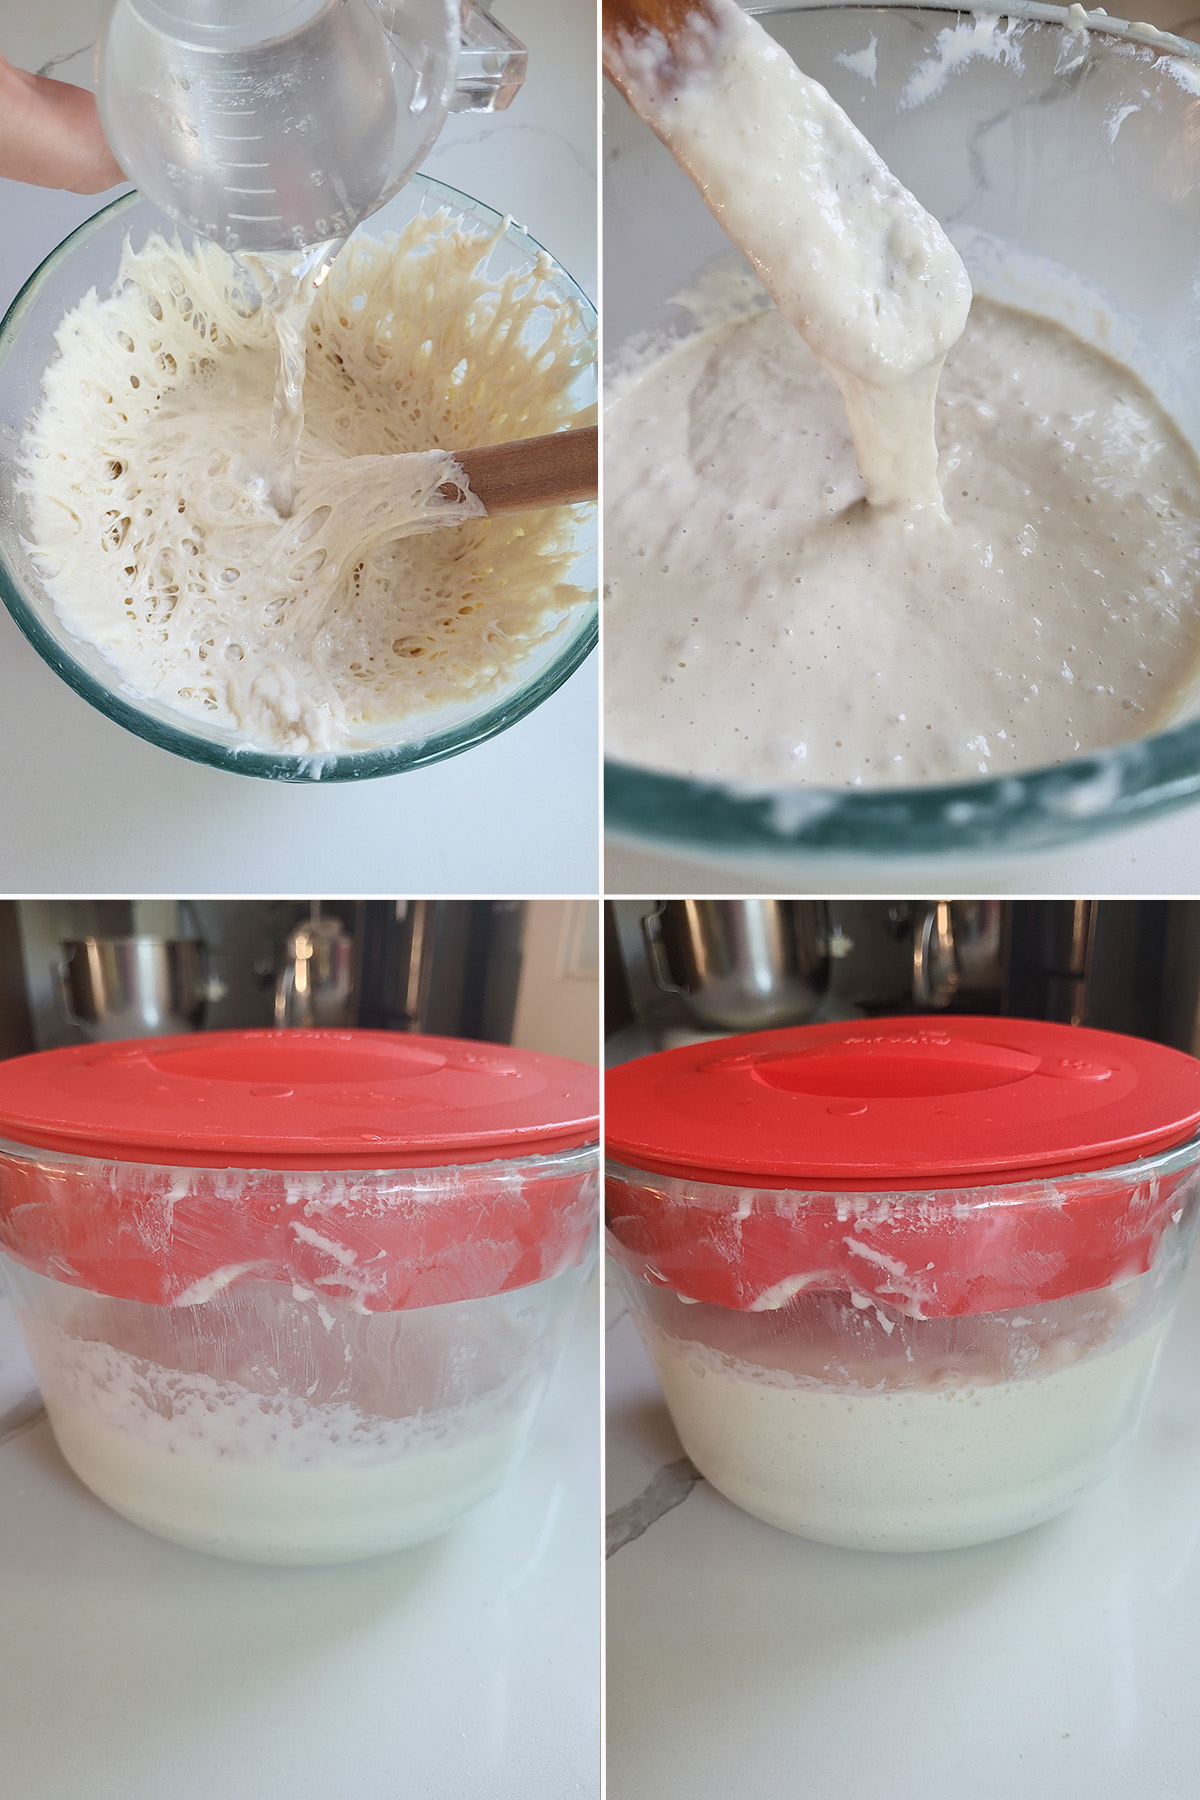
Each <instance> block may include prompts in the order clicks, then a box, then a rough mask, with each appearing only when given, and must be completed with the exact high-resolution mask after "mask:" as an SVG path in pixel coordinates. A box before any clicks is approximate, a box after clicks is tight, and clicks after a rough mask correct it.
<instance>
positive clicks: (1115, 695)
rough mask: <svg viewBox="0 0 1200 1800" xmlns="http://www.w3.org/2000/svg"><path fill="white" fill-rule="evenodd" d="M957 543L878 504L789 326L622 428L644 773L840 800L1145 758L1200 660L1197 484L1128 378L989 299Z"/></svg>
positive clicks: (949, 436) (619, 752) (664, 364)
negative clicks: (1147, 744) (1140, 754)
mask: <svg viewBox="0 0 1200 1800" xmlns="http://www.w3.org/2000/svg"><path fill="white" fill-rule="evenodd" d="M937 435H938V441H939V444H940V447H941V461H940V474H941V484H942V492H943V497H944V502H945V508H946V513H947V515H948V518H947V519H945V520H943V519H939V518H938V517H937V516H936V514H935V513H934V512H933V511H932V509H925V510H916V511H906V510H904V509H899V508H881V507H869V506H868V505H867V504H866V502H865V500H864V499H863V483H862V478H861V476H860V475H859V472H858V468H857V466H856V463H855V457H854V447H853V443H852V441H851V436H850V430H849V426H848V424H847V420H846V413H845V409H844V407H843V405H842V400H841V396H840V395H839V393H838V391H837V389H836V387H835V386H834V383H833V382H832V380H831V379H830V378H829V376H828V375H827V374H826V373H825V372H824V371H823V370H822V369H821V368H820V366H819V365H818V364H817V362H816V360H815V358H814V357H813V355H812V353H811V352H810V351H809V350H808V348H807V347H806V345H805V344H804V343H803V341H802V340H801V339H800V337H799V336H798V335H797V333H796V332H795V331H794V330H793V329H792V328H791V326H790V325H789V324H788V323H787V322H786V321H785V320H784V319H783V318H782V317H781V316H780V314H779V313H777V312H775V311H773V310H767V311H758V312H755V313H752V314H751V315H750V316H748V317H747V316H744V315H743V316H742V317H740V318H734V319H732V320H728V321H727V322H726V323H724V324H721V325H717V326H715V327H713V328H710V329H709V330H707V331H702V332H698V333H696V334H695V335H694V336H692V337H690V338H687V339H685V340H684V341H683V342H682V343H681V344H679V345H678V346H677V347H676V348H675V349H673V350H672V351H671V352H670V353H669V354H667V355H666V356H664V357H663V358H662V359H661V360H659V361H658V362H656V363H654V364H652V365H651V366H650V367H649V368H647V369H645V370H644V372H643V373H642V374H641V376H640V378H639V379H637V380H635V381H633V382H631V383H630V384H629V385H628V386H627V387H626V388H625V389H624V391H622V392H621V393H620V394H619V396H618V398H617V399H616V400H615V401H614V403H613V404H612V405H611V406H610V408H609V410H608V414H607V417H606V429H605V453H606V489H605V495H606V563H605V578H606V587H607V593H608V605H607V616H606V655H607V679H606V704H607V708H608V744H609V748H610V751H611V752H612V753H613V754H615V755H616V756H617V757H619V758H620V759H622V760H625V761H628V762H633V763H638V764H643V765H649V766H650V767H654V768H660V769H664V770H668V771H673V772H677V773H680V774H694V775H699V776H715V777H724V778H727V779H746V780H765V781H770V782H788V781H791V782H794V781H803V782H811V783H814V784H819V785H824V786H831V787H844V786H862V787H880V786H897V785H899V786H903V785H908V784H912V783H918V782H928V781H953V780H970V779H973V778H977V777H979V776H981V775H998V774H1004V773H1007V772H1008V771H1010V770H1015V769H1027V768H1032V767H1037V766H1040V765H1044V764H1049V763H1055V762H1061V761H1063V760H1064V759H1065V758H1067V757H1070V756H1072V755H1074V754H1076V753H1077V752H1079V751H1088V750H1094V749H1099V748H1102V747H1104V746H1106V745H1110V744H1115V743H1118V742H1120V741H1122V740H1124V739H1128V738H1134V737H1142V736H1144V735H1146V733H1147V732H1149V731H1152V730H1154V729H1156V728H1158V727H1161V726H1163V725H1165V724H1167V723H1169V722H1171V720H1172V718H1173V717H1174V716H1175V714H1176V712H1177V711H1178V709H1179V707H1180V704H1181V699H1182V696H1183V694H1184V693H1185V691H1186V689H1187V688H1188V686H1189V682H1190V677H1191V674H1192V671H1193V669H1194V666H1195V664H1196V660H1197V656H1198V654H1200V612H1198V609H1197V607H1196V594H1197V592H1198V590H1200V464H1198V463H1197V460H1196V456H1195V454H1194V452H1193V450H1192V448H1191V446H1190V445H1189V444H1188V443H1187V442H1186V441H1185V440H1184V438H1183V437H1182V436H1181V434H1180V433H1179V432H1178V430H1177V429H1176V428H1175V427H1174V425H1173V424H1172V423H1171V422H1170V420H1168V419H1167V417H1166V415H1165V414H1164V413H1163V411H1162V409H1161V408H1160V407H1159V406H1158V404H1157V402H1156V401H1155V400H1154V399H1153V398H1152V396H1151V395H1150V394H1149V393H1148V392H1147V390H1146V389H1145V387H1144V386H1143V385H1142V384H1141V383H1140V382H1139V381H1138V379H1137V378H1136V377H1135V376H1134V375H1132V374H1131V373H1130V372H1129V371H1128V370H1127V369H1124V368H1121V367H1120V366H1119V365H1118V364H1116V363H1114V362H1112V361H1110V360H1109V359H1108V358H1107V357H1105V356H1103V355H1101V354H1100V353H1099V352H1097V351H1095V350H1093V349H1091V348H1090V347H1089V346H1087V345H1086V344H1084V343H1083V342H1082V341H1081V340H1080V339H1079V338H1077V337H1074V336H1073V335H1072V334H1071V333H1069V332H1068V331H1066V330H1065V329H1063V328H1062V327H1060V326H1058V325H1054V324H1051V323H1049V322H1048V321H1046V320H1043V319H1039V318H1036V317H1034V316H1033V315H1031V314H1028V313H1022V312H1018V311H1016V310H1014V309H1011V308H1007V307H1004V306H999V305H996V304H992V303H989V302H987V301H985V300H981V299H979V298H978V296H977V297H976V299H975V301H974V303H973V305H972V308H971V313H970V318H969V321H968V324H967V329H966V332H965V334H964V336H963V337H962V338H961V339H960V340H959V342H958V344H957V345H956V346H955V347H954V348H953V349H952V350H951V351H950V353H949V356H948V358H947V362H946V366H945V371H944V374H943V377H942V381H941V386H940V390H939V395H938V417H937Z"/></svg>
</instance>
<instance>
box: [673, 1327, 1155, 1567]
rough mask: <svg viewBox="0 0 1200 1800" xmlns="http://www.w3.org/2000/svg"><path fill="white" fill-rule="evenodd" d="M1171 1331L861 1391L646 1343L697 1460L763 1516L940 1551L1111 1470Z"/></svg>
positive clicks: (825, 1534) (860, 1545)
mask: <svg viewBox="0 0 1200 1800" xmlns="http://www.w3.org/2000/svg"><path fill="white" fill-rule="evenodd" d="M1164 1330H1165V1326H1164V1325H1162V1324H1161V1323H1160V1324H1158V1325H1156V1326H1154V1327H1153V1328H1152V1329H1151V1330H1150V1331H1148V1332H1145V1333H1144V1334H1143V1335H1142V1336H1140V1337H1138V1338H1135V1339H1133V1341H1132V1342H1130V1343H1127V1344H1125V1345H1123V1346H1122V1347H1121V1348H1120V1349H1117V1350H1111V1351H1109V1352H1108V1353H1107V1354H1105V1355H1100V1356H1094V1357H1090V1358H1088V1359H1086V1360H1084V1361H1082V1362H1076V1363H1068V1364H1066V1365H1064V1366H1060V1367H1054V1368H1052V1372H1050V1373H1047V1374H1038V1373H1036V1372H1034V1373H1032V1374H1030V1375H1029V1376H1028V1377H1026V1378H1025V1379H1023V1380H1019V1381H998V1382H992V1383H987V1382H982V1381H979V1382H967V1383H960V1384H957V1385H953V1386H938V1387H929V1388H920V1387H908V1388H892V1389H887V1390H884V1391H881V1392H866V1391H862V1390H856V1389H854V1388H844V1387H843V1388H838V1387H835V1386H831V1385H822V1384H820V1383H818V1382H815V1381H803V1380H795V1379H789V1378H788V1377H787V1376H786V1375H785V1374H783V1372H782V1371H776V1370H766V1369H763V1368H760V1367H756V1366H754V1365H750V1364H747V1363H744V1362H740V1361H738V1360H737V1359H735V1358H732V1357H727V1356H722V1355H720V1354H718V1353H717V1352H714V1351H709V1350H707V1349H706V1348H704V1347H703V1346H701V1345H696V1344H683V1343H681V1342H679V1340H677V1339H670V1338H667V1337H666V1336H665V1335H664V1334H660V1333H655V1334H654V1336H653V1338H651V1339H650V1340H649V1341H648V1348H649V1349H650V1353H651V1356H652V1358H653V1361H654V1367H655V1370H656V1372H657V1374H658V1378H659V1381H660V1383H661V1384H662V1390H663V1393H664V1395H665V1397H666V1401H667V1405H668V1406H669V1408H670V1411H671V1417H672V1419H673V1420H674V1422H675V1426H676V1429H677V1430H678V1432H679V1435H680V1438H681V1439H682V1441H683V1445H684V1448H685V1449H686V1451H687V1453H688V1455H689V1456H690V1457H691V1458H692V1460H693V1461H694V1462H695V1464H696V1466H697V1467H698V1468H699V1469H700V1470H701V1471H702V1473H703V1474H704V1475H705V1476H706V1477H707V1478H708V1480H709V1481H711V1482H712V1484H713V1486H714V1487H717V1488H719V1489H720V1491H721V1492H722V1493H723V1494H725V1495H727V1496H728V1498H729V1499H731V1500H733V1501H735V1502H736V1504H737V1505H739V1506H742V1507H744V1508H745V1509H746V1510H747V1511H748V1512H751V1513H754V1514H755V1515H756V1516H757V1517H758V1518H760V1519H765V1520H766V1521H767V1522H768V1524H771V1525H776V1526H779V1527H781V1528H782V1529H783V1530H785V1531H793V1532H796V1533H798V1534H799V1535H800V1536H803V1537H811V1538H816V1539H818V1540H819V1541H821V1542H825V1543H832V1544H843V1545H846V1546H848V1547H850V1548H852V1549H861V1550H945V1549H953V1548H957V1547H959V1546H963V1545H967V1544H980V1543H987V1542H989V1541H990V1540H991V1539H994V1538H999V1537H1005V1536H1008V1535H1009V1534H1010V1533H1012V1532H1017V1531H1024V1530H1027V1529H1028V1528H1029V1527H1030V1526H1032V1525H1037V1524H1040V1523H1041V1522H1042V1521H1043V1520H1044V1519H1049V1518H1052V1517H1053V1516H1054V1514H1055V1513H1058V1512H1061V1511H1063V1509H1064V1508H1065V1507H1067V1506H1069V1505H1070V1504H1071V1502H1072V1501H1073V1500H1075V1499H1077V1498H1078V1496H1079V1495H1080V1494H1081V1493H1082V1492H1083V1491H1084V1490H1085V1489H1086V1488H1088V1487H1090V1486H1091V1485H1092V1484H1093V1483H1094V1482H1095V1481H1097V1480H1099V1478H1100V1477H1101V1476H1102V1475H1103V1474H1105V1473H1106V1472H1107V1470H1108V1469H1109V1468H1111V1466H1112V1464H1113V1462H1114V1461H1115V1459H1116V1457H1117V1456H1118V1455H1119V1454H1120V1452H1121V1451H1122V1450H1123V1448H1124V1447H1125V1445H1126V1444H1127V1442H1128V1440H1129V1437H1130V1435H1131V1433H1132V1432H1133V1430H1134V1428H1135V1427H1136V1424H1137V1420H1138V1417H1139V1414H1140V1410H1141V1403H1142V1398H1143V1395H1144V1393H1145V1388H1146V1384H1147V1381H1148V1379H1149V1376H1150V1373H1151V1370H1152V1368H1153V1364H1154V1359H1155V1357H1156V1356H1157V1354H1158V1349H1159V1346H1160V1344H1161V1342H1162V1338H1163V1333H1164Z"/></svg>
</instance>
